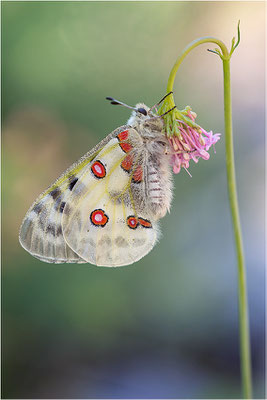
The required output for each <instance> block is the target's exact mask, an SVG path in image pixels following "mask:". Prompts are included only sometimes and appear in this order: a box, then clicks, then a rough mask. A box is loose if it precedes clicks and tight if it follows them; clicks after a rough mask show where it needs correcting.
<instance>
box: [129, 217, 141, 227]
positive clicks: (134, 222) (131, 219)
mask: <svg viewBox="0 0 267 400" xmlns="http://www.w3.org/2000/svg"><path fill="white" fill-rule="evenodd" d="M127 225H128V226H129V228H131V229H136V228H137V226H138V225H139V222H138V220H137V218H135V217H134V216H132V215H130V216H129V217H128V218H127Z"/></svg>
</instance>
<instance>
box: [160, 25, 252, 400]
mask: <svg viewBox="0 0 267 400" xmlns="http://www.w3.org/2000/svg"><path fill="white" fill-rule="evenodd" d="M239 40H240V33H239V24H238V42H237V44H236V45H234V39H233V41H232V49H231V52H230V53H229V52H228V50H227V47H226V46H225V44H224V43H223V42H222V41H220V40H218V39H216V38H213V37H203V38H200V39H196V40H194V41H193V42H191V43H189V45H188V46H187V47H186V48H185V49H184V50H183V52H182V53H181V54H180V56H179V57H178V58H177V60H176V63H175V64H174V66H173V68H172V70H171V73H170V77H169V80H168V84H167V93H168V92H171V91H173V83H174V79H175V76H176V72H177V70H178V68H179V66H180V64H181V63H182V61H183V60H184V58H185V57H186V55H187V54H188V53H189V52H190V51H191V50H193V49H194V48H195V47H197V46H199V45H201V44H204V43H215V44H217V45H218V46H219V48H220V50H221V52H220V50H219V49H215V51H213V50H211V51H212V52H213V53H216V54H217V55H219V56H220V58H221V59H222V61H223V73H224V121H225V146H226V149H225V150H226V169H227V184H228V196H229V203H230V210H231V216H232V224H233V230H234V237H235V246H236V255H237V267H238V310H239V335H240V366H241V376H242V387H243V395H244V398H246V399H251V398H252V380H251V357H250V339H249V318H248V302H247V288H246V269H245V258H244V252H243V243H242V232H241V224H240V218H239V209H238V200H237V190H236V178H235V162H234V147H233V133H232V101H231V84H230V58H231V55H232V53H233V51H234V49H235V48H236V47H237V45H238V43H239ZM166 105H167V107H166V108H167V109H170V108H172V107H173V106H174V105H175V104H174V99H173V95H170V96H168V98H167V99H166ZM162 110H164V105H163V106H162ZM176 112H177V113H178V110H177V111H176ZM166 117H167V118H171V116H170V115H167V116H166Z"/></svg>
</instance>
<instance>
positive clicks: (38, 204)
mask: <svg viewBox="0 0 267 400" xmlns="http://www.w3.org/2000/svg"><path fill="white" fill-rule="evenodd" d="M32 210H33V211H34V212H35V213H36V214H40V212H41V211H42V205H41V204H40V203H37V204H35V206H34V207H33V209H32Z"/></svg>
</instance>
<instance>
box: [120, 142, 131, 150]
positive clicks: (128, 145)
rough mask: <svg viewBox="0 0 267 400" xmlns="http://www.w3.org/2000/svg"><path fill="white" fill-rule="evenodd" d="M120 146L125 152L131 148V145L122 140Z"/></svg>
mask: <svg viewBox="0 0 267 400" xmlns="http://www.w3.org/2000/svg"><path fill="white" fill-rule="evenodd" d="M120 146H121V149H122V150H123V151H124V152H125V153H129V151H131V150H132V145H131V144H130V143H128V142H122V143H120Z"/></svg>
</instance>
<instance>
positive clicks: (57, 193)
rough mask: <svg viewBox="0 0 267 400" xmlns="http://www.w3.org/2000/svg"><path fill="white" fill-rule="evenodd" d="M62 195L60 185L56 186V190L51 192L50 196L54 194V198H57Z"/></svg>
mask: <svg viewBox="0 0 267 400" xmlns="http://www.w3.org/2000/svg"><path fill="white" fill-rule="evenodd" d="M60 195H61V190H60V189H59V188H58V187H56V188H55V189H54V190H52V191H51V192H50V196H52V197H53V199H54V200H56V199H57V198H58V196H60Z"/></svg>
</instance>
